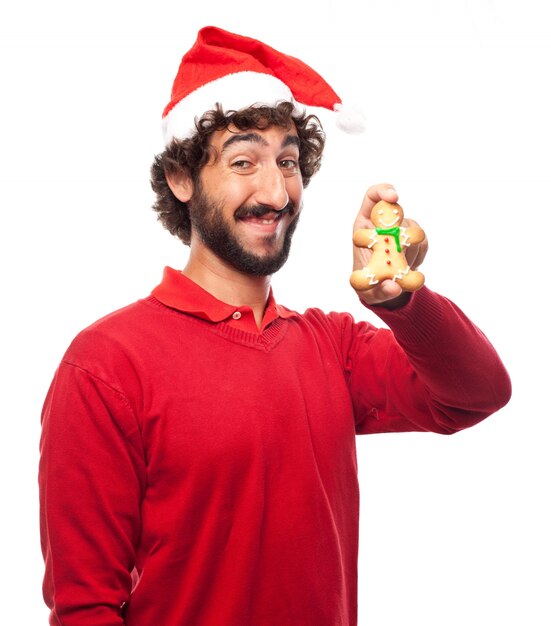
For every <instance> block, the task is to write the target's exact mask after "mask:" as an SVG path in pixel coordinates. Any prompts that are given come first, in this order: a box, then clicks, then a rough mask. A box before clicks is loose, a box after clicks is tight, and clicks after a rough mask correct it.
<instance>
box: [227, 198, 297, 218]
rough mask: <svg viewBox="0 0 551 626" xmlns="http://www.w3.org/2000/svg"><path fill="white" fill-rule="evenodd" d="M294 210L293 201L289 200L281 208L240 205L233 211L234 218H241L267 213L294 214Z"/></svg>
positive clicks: (262, 215)
mask: <svg viewBox="0 0 551 626" xmlns="http://www.w3.org/2000/svg"><path fill="white" fill-rule="evenodd" d="M295 212H296V207H295V203H294V202H292V201H291V200H290V201H289V202H288V203H287V204H286V205H285V206H284V207H283V208H282V209H273V208H272V207H269V206H265V205H262V204H257V205H255V206H240V207H239V208H238V209H237V211H236V212H235V213H234V217H235V218H236V219H242V218H245V217H264V216H265V215H268V213H276V214H277V215H281V216H283V215H285V213H289V215H294V214H295Z"/></svg>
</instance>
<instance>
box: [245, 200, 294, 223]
mask: <svg viewBox="0 0 551 626" xmlns="http://www.w3.org/2000/svg"><path fill="white" fill-rule="evenodd" d="M293 213H294V207H293V205H292V203H289V204H288V205H287V206H286V207H285V208H284V209H281V210H280V211H274V209H270V208H268V207H264V206H258V207H251V208H246V207H241V208H239V209H238V210H237V211H236V212H235V216H234V217H235V219H236V221H242V222H246V223H248V224H255V225H258V226H265V227H270V226H274V225H275V224H277V223H278V222H280V221H281V220H282V219H283V216H284V215H287V214H289V215H292V214H293Z"/></svg>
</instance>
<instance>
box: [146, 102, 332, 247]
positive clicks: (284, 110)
mask: <svg viewBox="0 0 551 626" xmlns="http://www.w3.org/2000/svg"><path fill="white" fill-rule="evenodd" d="M293 111H294V107H293V104H292V103H291V102H280V103H278V104H277V105H276V106H275V107H269V106H256V107H250V108H247V109H242V110H240V111H229V112H227V113H224V111H223V110H222V107H221V106H220V105H219V104H217V105H216V107H215V109H213V110H211V111H207V112H206V113H205V114H204V115H203V116H202V117H201V118H200V119H198V120H196V121H195V127H196V132H195V134H194V135H193V136H192V137H191V138H189V139H183V140H178V139H173V140H172V142H171V143H170V144H169V145H168V146H167V148H166V149H165V151H164V152H162V153H161V154H158V155H157V156H156V157H155V160H154V162H153V165H152V166H151V187H152V188H153V191H154V192H155V193H156V194H157V199H156V201H155V203H154V205H153V209H154V210H155V211H156V212H157V213H158V219H159V221H160V222H161V223H162V224H163V226H164V227H165V228H166V229H167V230H168V231H169V232H170V233H171V234H172V235H175V236H176V237H178V238H179V239H181V240H182V241H183V242H184V243H185V244H188V245H189V243H190V239H191V222H190V219H189V211H188V207H187V203H185V202H181V201H180V200H178V198H176V196H175V195H174V194H173V193H172V191H171V190H170V187H169V186H168V183H167V181H166V177H167V175H169V176H170V175H172V176H174V175H178V174H184V175H186V176H189V177H190V178H191V180H192V181H193V182H194V183H197V182H198V180H199V173H200V171H201V168H202V167H203V166H204V165H205V164H206V163H207V162H208V160H209V158H210V156H211V153H212V149H211V148H212V147H211V145H210V138H211V135H212V134H213V133H214V132H215V131H219V130H225V129H226V128H228V126H230V124H231V125H233V126H235V127H236V128H238V129H239V130H249V129H251V128H257V129H259V130H263V129H266V128H269V127H270V126H281V127H282V128H286V129H290V128H292V127H293V125H294V126H295V127H296V130H297V134H298V138H299V155H300V156H299V167H300V172H301V174H302V182H303V185H304V187H307V186H308V183H309V182H310V179H311V178H312V176H313V175H314V174H315V173H316V172H317V171H318V170H319V168H320V165H321V157H322V153H323V148H324V146H325V133H324V132H323V129H322V127H321V123H320V121H319V120H318V118H317V117H316V116H314V115H307V114H306V113H303V114H302V115H300V116H299V117H295V116H294V115H293Z"/></svg>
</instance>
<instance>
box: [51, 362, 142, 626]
mask: <svg viewBox="0 0 551 626" xmlns="http://www.w3.org/2000/svg"><path fill="white" fill-rule="evenodd" d="M42 424H43V432H42V438H41V444H40V452H41V459H40V469H39V484H40V497H41V502H40V504H41V511H40V515H41V519H40V521H41V536H42V549H43V553H44V558H45V563H46V574H45V578H44V589H43V591H44V598H45V601H46V604H47V605H48V606H49V607H50V609H51V614H50V623H51V624H55V625H63V626H120V625H121V624H123V623H124V622H123V617H122V609H121V607H122V605H123V604H124V603H125V602H127V601H128V598H129V597H130V592H131V587H132V576H131V573H132V570H133V567H134V555H135V548H136V545H137V543H138V541H139V535H140V501H141V497H142V494H143V490H144V484H145V477H144V474H145V464H144V460H143V453H142V451H141V446H140V437H139V432H138V429H137V426H136V421H135V418H134V415H133V412H132V410H131V407H130V406H129V404H128V402H127V400H126V398H125V397H124V396H123V395H122V393H121V392H120V391H118V390H117V389H115V388H114V387H112V386H110V385H109V384H107V383H106V382H104V381H102V380H100V379H98V378H97V377H95V376H93V375H91V374H90V373H89V372H87V371H85V370H83V369H81V368H79V367H77V366H74V365H72V364H69V363H66V362H63V363H62V364H61V365H60V367H59V369H58V371H57V373H56V375H55V378H54V381H53V383H52V385H51V387H50V390H49V393H48V396H47V398H46V402H45V405H44V410H43V416H42Z"/></svg>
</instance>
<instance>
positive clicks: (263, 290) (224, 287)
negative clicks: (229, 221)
mask: <svg viewBox="0 0 551 626" xmlns="http://www.w3.org/2000/svg"><path fill="white" fill-rule="evenodd" d="M183 274H185V275H186V276H187V277H188V278H190V279H191V280H193V282H194V283H196V284H197V285H199V286H200V287H202V288H203V289H204V290H205V291H208V292H209V293H210V294H212V295H213V296H214V297H215V298H217V299H218V300H221V301H222V302H226V303H227V304H232V305H234V306H249V307H251V309H252V310H253V313H254V317H255V320H256V324H257V326H258V327H259V328H260V326H261V324H262V318H263V317H264V310H265V308H266V302H267V301H268V296H269V294H270V278H271V277H270V276H251V275H249V274H244V273H242V272H239V271H238V270H236V269H235V268H234V267H232V266H231V265H229V264H228V263H226V262H224V261H222V260H221V259H220V258H218V257H217V256H216V255H215V254H214V253H213V252H211V251H210V250H209V249H208V248H204V247H202V246H200V247H199V249H198V247H196V246H194V245H193V242H192V246H191V253H190V256H189V259H188V262H187V264H186V266H185V268H184V269H183Z"/></svg>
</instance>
